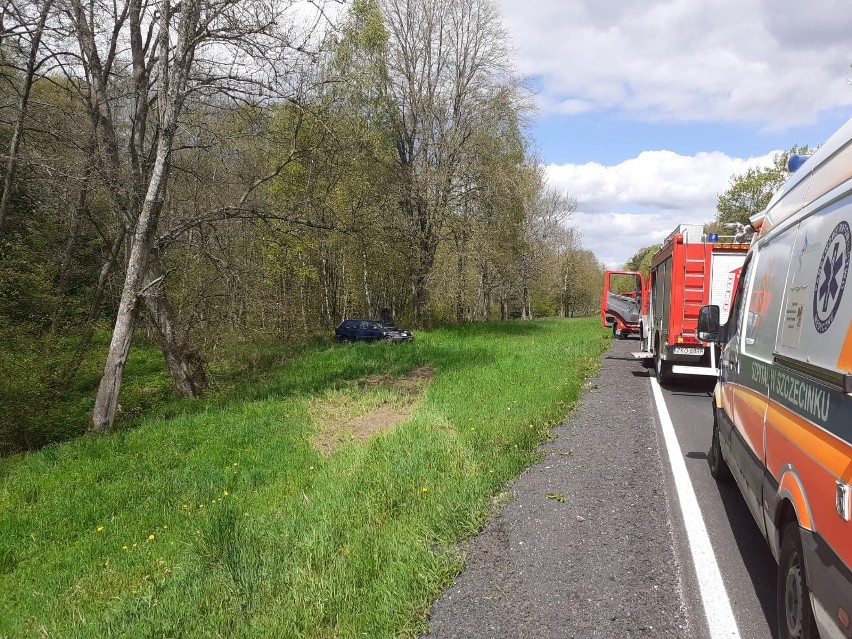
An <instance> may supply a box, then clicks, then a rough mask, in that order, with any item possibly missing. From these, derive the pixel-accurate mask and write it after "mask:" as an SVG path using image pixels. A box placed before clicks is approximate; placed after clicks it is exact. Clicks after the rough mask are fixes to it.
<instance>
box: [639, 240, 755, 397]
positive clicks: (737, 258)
mask: <svg viewBox="0 0 852 639" xmlns="http://www.w3.org/2000/svg"><path fill="white" fill-rule="evenodd" d="M721 239H723V238H720V237H719V236H718V235H716V234H710V235H706V234H705V233H704V229H703V227H702V226H701V225H700V224H681V225H680V226H678V227H677V228H676V229H675V230H674V231H673V232H672V233H671V234H670V235H669V236H668V237H667V238H666V240H665V241H664V242H663V244H662V246H661V247H660V250H659V251H657V253H656V254H655V255H654V257H653V258H652V259H651V266H650V268H649V270H648V275H647V277H646V279H645V282H644V284H645V286H644V291H645V308H644V312H643V314H642V319H641V334H642V345H643V349H642V352H639V353H634V354H633V356H634V357H636V358H639V359H653V361H654V368H655V370H656V373H657V378H658V379H659V380H660V381H661V382H665V381H667V380H668V378H669V377H671V376H672V375H708V376H713V377H715V376H717V375H718V374H719V369H718V365H717V361H718V352H717V348H718V347H716V346H714V345H713V344H708V343H705V342H702V341H700V340H699V339H698V335H697V329H698V314H699V312H700V310H701V307H702V306H705V305H707V304H715V305H718V306H719V310H720V315H721V317H720V320H721V322H722V323H724V322H726V321H727V320H728V313H729V311H730V305H731V298H732V295H733V292H734V291H735V290H736V286H737V282H738V280H739V276H740V271H741V270H742V266H743V262H745V258H746V253H747V252H748V248H749V243H748V242H744V241H740V236H739V235H737V236H733V237H726V238H724V239H726V240H728V241H725V242H722V241H720V240H721ZM730 240H735V241H730Z"/></svg>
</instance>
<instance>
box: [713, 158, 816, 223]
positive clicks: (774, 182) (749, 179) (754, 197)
mask: <svg viewBox="0 0 852 639" xmlns="http://www.w3.org/2000/svg"><path fill="white" fill-rule="evenodd" d="M808 153H812V150H811V149H810V148H809V147H808V146H807V145H805V146H803V147H799V146H797V145H794V146H793V148H791V149H790V150H789V151H785V152H783V153H776V154H775V157H774V158H773V160H772V166H767V167H760V168H750V169H748V170H747V171H746V172H745V173H742V174H739V175H733V176H731V185H730V186H729V187H728V190H727V191H725V192H724V193H721V194H720V195H719V200H718V203H717V204H716V220H715V222H714V226H713V228H712V229H711V230H715V231H721V230H722V228H723V226H722V225H724V224H731V223H739V224H743V225H746V226H747V225H748V223H749V218H750V217H752V216H753V215H756V214H757V213H760V212H761V211H763V210H764V209H765V208H766V205H767V204H769V200H770V199H772V196H773V195H774V193H775V192H776V191H777V190H778V189H779V188H780V187H781V185H782V184H784V182H785V181H786V179H787V176H788V175H789V173H788V171H787V160H788V159H789V158H790V156H791V155H795V154H808Z"/></svg>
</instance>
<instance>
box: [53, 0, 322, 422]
mask: <svg viewBox="0 0 852 639" xmlns="http://www.w3.org/2000/svg"><path fill="white" fill-rule="evenodd" d="M67 2H68V4H67V9H66V11H67V15H68V18H69V20H70V24H71V27H72V29H73V31H74V33H75V36H76V39H77V41H78V44H79V50H80V59H81V60H82V67H83V71H84V77H83V78H82V80H83V82H82V83H81V85H82V86H84V87H85V88H86V91H87V92H88V94H89V96H90V98H89V99H90V104H91V107H92V113H93V117H94V118H95V120H96V123H97V131H98V141H99V145H100V156H99V157H100V158H101V161H100V165H99V168H100V171H101V175H102V177H103V179H104V180H105V182H106V183H107V184H108V185H109V192H110V194H111V196H112V197H113V200H114V202H115V205H116V208H117V210H118V211H119V212H120V214H121V217H122V221H123V223H124V224H125V226H126V228H127V234H128V238H129V251H128V258H127V265H126V273H125V280H124V284H123V287H122V293H121V299H120V303H119V306H118V312H117V315H116V321H115V326H114V329H113V335H112V340H111V343H110V347H109V352H108V355H107V360H106V364H105V367H104V374H103V377H102V379H101V382H100V385H99V389H98V393H97V397H96V400H95V407H94V411H93V415H92V422H91V425H90V429H91V430H93V431H98V432H100V431H106V430H109V429H110V428H111V427H112V424H113V421H114V418H115V412H116V409H117V406H118V397H119V393H120V390H121V382H122V375H123V371H124V366H125V363H126V361H127V356H128V353H129V351H130V343H131V339H132V336H133V331H134V327H135V324H136V320H137V316H138V312H139V308H140V305H142V304H144V306H145V308H146V310H147V316H148V319H149V320H150V321H151V323H152V324H153V326H154V328H155V335H156V337H157V339H158V341H159V343H160V347H161V349H162V350H163V353H164V356H165V359H166V363H167V365H168V368H169V372H170V374H171V376H172V379H173V382H174V384H175V388H176V390H177V391H178V392H181V393H183V394H186V395H194V394H197V393H198V392H200V391H201V390H203V388H204V386H205V384H206V382H205V379H204V372H203V365H202V362H201V359H200V357H199V356H198V355H197V354H196V353H195V351H194V350H193V349H192V348H191V347H190V345H189V344H188V343H187V342H186V335H185V332H184V331H182V330H181V329H180V327H178V326H177V325H176V323H175V321H174V316H173V310H172V307H171V305H170V304H169V302H168V298H167V296H166V286H165V278H166V277H167V274H166V273H164V272H162V270H161V256H160V254H159V252H157V251H154V248H155V240H156V238H157V231H158V224H159V221H160V218H161V215H162V213H163V210H164V207H167V203H168V197H167V193H168V184H169V178H170V173H171V171H172V169H173V166H174V156H175V154H176V153H177V152H179V149H176V145H179V144H190V145H191V144H192V140H191V139H182V138H181V124H182V121H181V116H182V114H183V111H184V109H185V107H186V104H187V102H188V101H190V100H197V101H204V100H205V99H211V100H212V99H213V98H214V96H218V97H219V98H220V99H221V96H224V97H225V99H226V100H232V101H255V102H261V103H262V102H267V103H269V102H272V101H274V100H276V99H281V97H282V96H287V95H288V91H289V90H290V89H291V78H290V77H289V76H288V74H289V73H290V72H292V71H293V67H294V65H297V66H298V64H299V63H298V62H294V60H298V59H300V58H304V57H306V56H307V55H308V54H309V49H310V46H309V45H310V42H311V37H312V35H311V34H312V31H313V29H314V28H316V27H317V25H318V24H320V22H319V20H320V18H314V20H313V21H311V20H310V19H308V18H309V16H308V15H307V14H306V13H305V12H304V10H303V8H301V7H299V6H298V5H299V3H298V2H296V0H288V1H287V2H277V1H276V0H183V1H182V2H181V3H179V4H177V5H174V6H173V5H172V4H171V3H169V2H168V1H166V0H158V1H156V2H153V1H149V0H127V1H126V3H124V4H110V3H104V4H97V3H92V2H83V0H67ZM124 51H128V52H129V53H128V54H127V57H123V52H124ZM69 68H70V69H71V70H72V71H73V69H74V68H75V67H74V66H73V65H70V66H69ZM122 82H123V83H124V86H120V87H119V86H116V85H117V84H118V83H122ZM127 84H129V85H130V89H129V91H128V88H127V86H126V85H127ZM120 90H123V91H124V93H121V92H120ZM183 135H184V136H188V135H189V133H188V132H186V131H183ZM260 183H263V180H261V181H260Z"/></svg>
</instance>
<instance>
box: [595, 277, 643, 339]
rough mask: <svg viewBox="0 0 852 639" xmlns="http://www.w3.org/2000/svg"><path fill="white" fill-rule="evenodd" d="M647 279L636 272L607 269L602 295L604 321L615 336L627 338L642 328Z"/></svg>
mask: <svg viewBox="0 0 852 639" xmlns="http://www.w3.org/2000/svg"><path fill="white" fill-rule="evenodd" d="M644 289H645V286H644V279H643V277H642V274H641V273H638V272H636V271H605V272H604V289H603V296H602V297H601V323H602V324H603V326H604V328H607V327H609V326H611V327H612V334H613V337H615V338H616V339H626V338H627V337H628V336H629V335H639V334H640V333H641V330H642V322H641V320H642V311H643V310H644V301H645V298H646V296H645V290H644Z"/></svg>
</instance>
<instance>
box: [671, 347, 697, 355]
mask: <svg viewBox="0 0 852 639" xmlns="http://www.w3.org/2000/svg"><path fill="white" fill-rule="evenodd" d="M672 352H673V353H674V354H675V355H704V349H703V348H697V347H695V348H693V347H689V346H675V347H674V350H673V351H672Z"/></svg>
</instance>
